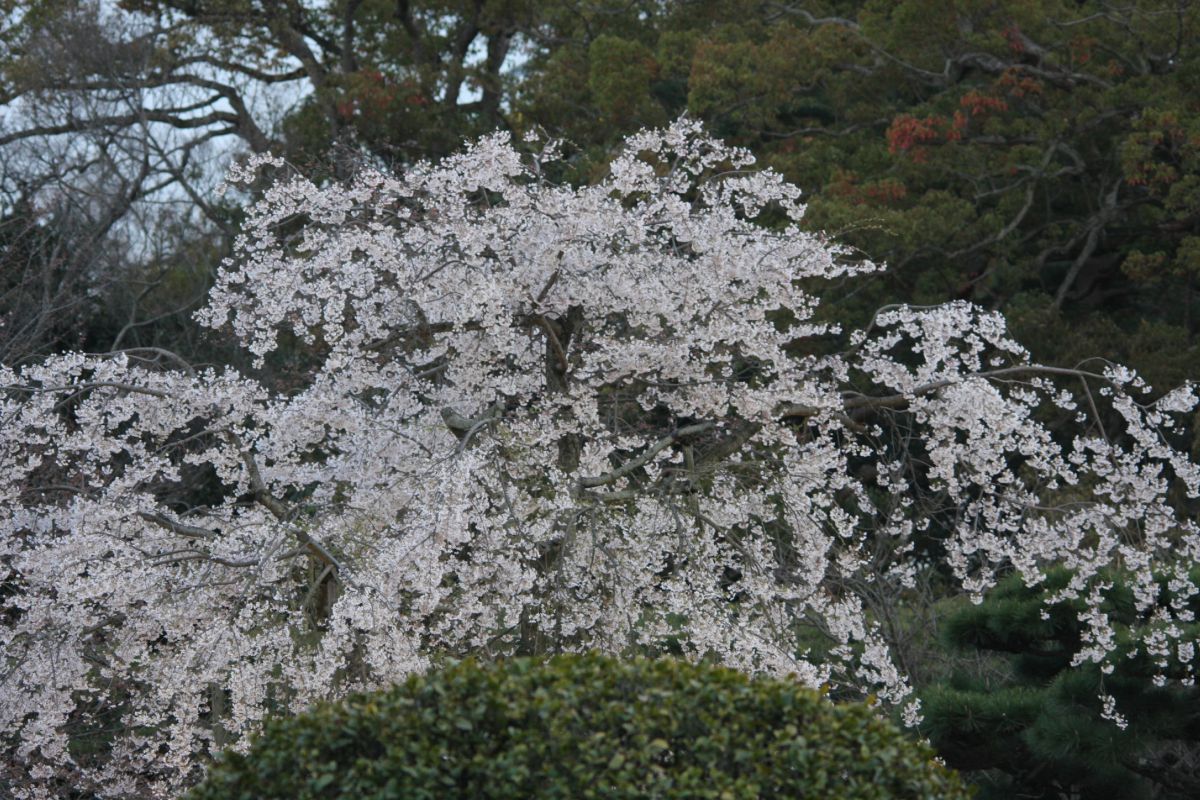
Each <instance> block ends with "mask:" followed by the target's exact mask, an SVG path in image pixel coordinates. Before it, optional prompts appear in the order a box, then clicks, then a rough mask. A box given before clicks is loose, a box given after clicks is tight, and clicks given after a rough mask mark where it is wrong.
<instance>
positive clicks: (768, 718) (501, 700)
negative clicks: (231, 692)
mask: <svg viewBox="0 0 1200 800" xmlns="http://www.w3.org/2000/svg"><path fill="white" fill-rule="evenodd" d="M967 796H968V793H967V791H966V790H965V789H964V788H963V787H962V784H961V782H960V781H959V779H958V777H957V776H956V775H955V774H953V773H952V772H949V771H947V770H946V769H945V768H943V767H941V766H940V765H938V764H937V763H935V762H934V761H932V751H930V750H929V749H928V748H927V747H925V746H924V745H921V744H918V743H916V742H913V741H911V740H909V739H907V738H905V736H904V735H903V734H902V733H901V732H900V731H899V730H898V729H896V728H895V727H893V726H892V725H891V724H889V723H887V722H886V721H884V720H881V719H879V718H878V717H877V716H876V715H875V714H874V712H873V711H872V710H871V709H870V708H868V707H867V706H865V705H862V704H849V705H835V704H833V703H831V702H830V701H829V700H828V699H826V698H825V697H823V696H821V694H820V693H818V692H814V691H811V690H808V689H803V688H800V687H798V686H797V685H796V684H794V683H790V682H787V681H778V680H766V679H759V680H751V679H749V678H747V677H746V676H744V675H742V674H740V673H738V672H735V671H733V670H729V669H723V668H714V667H708V666H695V665H690V664H687V663H684V662H680V661H673V660H659V661H649V660H634V661H618V660H615V659H612V658H608V657H604V656H599V655H587V656H559V657H556V658H553V659H551V660H550V661H549V662H538V661H535V660H529V659H514V660H512V661H508V662H504V663H502V664H500V665H495V666H482V665H480V664H477V663H474V662H471V661H467V662H464V663H461V664H459V665H457V666H453V667H451V668H449V669H446V670H443V671H438V672H432V673H430V674H428V675H426V676H422V677H412V678H410V679H409V680H408V681H407V682H406V683H405V684H403V685H402V686H398V687H396V688H394V689H392V690H390V691H388V692H384V693H380V694H370V695H357V696H354V697H352V698H350V699H349V700H347V701H346V702H344V703H341V704H337V705H323V706H320V707H318V708H316V709H314V710H312V711H310V712H308V713H306V714H302V715H300V716H298V717H294V718H291V719H283V720H278V721H275V722H273V723H271V724H269V725H268V726H267V727H266V730H265V731H264V733H263V734H262V735H261V736H260V737H259V738H258V740H257V741H256V742H255V744H254V745H253V746H252V747H251V750H250V752H249V754H248V755H236V754H229V755H226V756H225V757H224V759H223V760H221V761H220V762H219V763H218V764H217V765H216V766H215V767H213V769H212V771H211V773H210V775H209V777H208V779H207V780H206V781H205V782H204V783H203V784H202V785H201V786H199V787H198V788H196V789H195V790H194V791H193V792H192V794H191V795H189V797H190V800H243V799H244V800H251V798H254V799H257V798H288V799H289V800H292V799H293V798H318V797H319V798H355V800H359V799H360V798H363V799H366V798H380V799H382V798H397V799H398V798H405V800H425V799H426V798H428V799H429V800H433V799H434V798H437V799H438V800H450V799H452V798H513V800H517V798H520V800H527V798H564V799H565V798H572V799H574V798H593V797H595V798H599V797H608V798H656V797H657V798H714V800H717V799H724V798H731V799H732V798H760V797H761V798H801V797H804V798H822V799H823V800H837V798H862V799H863V800H866V799H867V798H878V800H889V799H891V798H897V799H898V798H929V799H930V800H932V799H933V798H965V797H967Z"/></svg>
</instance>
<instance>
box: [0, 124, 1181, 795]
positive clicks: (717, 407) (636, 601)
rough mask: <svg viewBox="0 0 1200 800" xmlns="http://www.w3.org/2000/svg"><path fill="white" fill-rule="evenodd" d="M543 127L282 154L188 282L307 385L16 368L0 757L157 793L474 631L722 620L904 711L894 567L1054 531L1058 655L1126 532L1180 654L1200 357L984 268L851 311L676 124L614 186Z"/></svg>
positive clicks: (796, 239)
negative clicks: (292, 715) (98, 743)
mask: <svg viewBox="0 0 1200 800" xmlns="http://www.w3.org/2000/svg"><path fill="white" fill-rule="evenodd" d="M526 149H528V148H526ZM559 158H560V157H559V155H558V154H557V152H556V150H555V148H554V147H553V145H550V146H547V147H545V148H543V149H541V150H540V151H539V152H537V153H535V154H533V155H528V154H522V153H521V152H519V150H518V149H517V148H515V147H514V146H513V145H512V144H511V143H510V142H509V140H508V139H507V137H506V136H504V135H501V134H497V135H494V136H491V137H488V138H485V139H482V140H481V141H479V142H477V143H475V144H474V145H472V146H470V147H469V148H468V149H467V150H466V151H464V152H463V153H462V154H461V155H458V156H456V157H454V158H451V159H448V160H446V161H444V162H442V163H440V164H437V165H421V166H418V167H415V168H413V169H411V170H409V171H408V172H406V173H405V174H403V175H401V176H399V177H391V176H387V175H383V174H380V173H375V172H364V173H363V174H361V175H360V176H359V177H358V178H357V179H356V180H354V181H353V182H352V183H350V184H348V185H337V186H328V187H319V186H315V185H313V184H311V183H309V182H307V181H305V180H304V179H303V178H300V177H281V178H279V179H277V180H276V181H275V182H274V183H273V184H272V185H271V186H270V187H269V188H268V189H267V190H266V191H265V193H264V194H263V195H262V198H261V200H259V201H258V202H257V203H256V204H254V205H253V206H252V207H251V208H250V209H249V217H248V220H247V222H246V226H245V231H244V233H243V235H242V236H241V238H240V239H239V241H238V244H237V252H236V255H235V256H234V257H233V258H232V259H231V260H230V261H229V262H227V263H226V264H225V266H224V268H223V270H222V271H221V273H220V275H219V278H218V281H217V284H216V286H215V287H214V289H213V291H212V293H211V298H210V302H209V305H208V307H207V308H206V309H205V310H204V311H203V312H202V313H201V319H202V320H203V322H205V323H206V324H208V325H210V326H213V327H218V328H220V327H228V328H230V329H232V331H233V332H234V334H236V336H237V337H238V338H239V339H240V341H241V342H242V343H243V344H244V345H245V346H246V347H247V348H248V350H249V351H250V352H251V353H252V354H254V356H255V357H256V358H257V359H259V360H260V362H261V360H262V359H263V358H265V357H266V356H268V355H269V354H271V353H272V352H273V351H275V350H276V349H278V348H279V346H280V342H281V341H283V340H284V339H283V337H287V338H292V337H298V338H299V339H300V340H302V341H303V342H305V343H307V349H308V352H309V354H310V355H311V356H312V363H313V367H312V368H311V370H309V371H308V372H306V373H305V375H304V376H303V381H302V382H301V385H299V386H298V387H292V388H291V389H289V390H286V391H285V390H281V389H279V388H277V387H271V386H269V385H266V384H265V383H264V382H262V381H259V380H256V379H254V378H252V377H249V376H247V375H243V374H239V373H238V372H236V371H234V370H231V369H223V370H222V369H213V368H206V369H200V368H194V367H192V366H191V365H188V364H186V363H182V362H181V361H180V360H179V359H178V358H177V357H175V356H173V355H172V354H170V353H166V352H164V351H156V350H153V349H137V350H128V351H123V352H121V353H110V354H103V355H85V354H75V353H72V354H65V355H61V356H56V357H54V358H50V359H48V360H46V361H45V362H43V363H40V364H36V365H32V366H25V367H22V368H5V369H4V370H3V376H2V379H0V383H2V384H3V385H4V386H5V391H4V393H3V396H2V402H3V408H2V413H3V419H4V436H3V438H0V458H3V464H4V467H3V470H0V493H2V494H0V496H2V497H3V503H0V527H2V529H3V532H4V535H3V537H2V539H0V580H2V581H3V589H2V592H0V602H2V603H3V605H2V609H3V620H4V624H3V627H2V628H0V650H2V652H3V653H4V655H3V657H2V660H0V670H2V672H0V680H2V681H3V684H2V685H3V692H2V693H0V737H2V738H0V742H3V743H4V746H5V747H7V748H8V750H9V757H8V758H7V760H6V766H4V767H2V768H0V770H4V771H6V772H7V773H8V774H7V775H5V779H6V780H9V781H10V782H12V783H13V785H16V786H18V787H25V788H23V789H20V791H23V792H24V793H25V796H30V797H33V796H38V792H39V789H38V788H37V787H38V786H39V785H40V786H41V787H42V789H41V790H40V791H41V792H42V794H44V795H49V794H52V793H53V789H46V788H45V787H46V786H49V785H51V781H52V780H53V779H56V778H55V776H62V775H70V780H72V781H74V782H77V783H78V784H79V785H90V786H92V787H93V788H95V790H96V791H98V792H100V793H102V794H104V795H106V796H114V797H119V796H126V795H134V794H136V793H146V792H152V793H157V794H162V795H168V794H171V793H174V792H177V791H178V790H180V789H181V788H182V787H184V786H186V785H187V784H188V783H189V782H190V781H192V780H194V779H195V777H196V774H197V770H198V766H197V765H198V763H200V756H202V755H203V754H205V753H207V752H210V751H211V750H212V749H213V748H215V747H217V746H220V745H223V744H226V743H228V742H234V741H239V740H241V739H243V735H244V734H245V733H246V732H248V731H250V730H253V729H254V728H255V727H256V726H257V725H258V724H259V723H260V721H261V720H262V719H263V718H264V717H265V716H267V715H269V714H273V713H280V712H283V711H287V710H295V709H300V708H302V707H304V706H306V705H308V704H310V703H311V702H313V701H314V700H316V699H322V698H327V697H330V696H335V695H338V694H342V693H344V692H346V691H349V690H351V689H357V688H372V687H378V686H382V685H386V684H389V683H392V682H394V681H396V680H397V679H398V678H400V677H402V676H404V675H407V674H410V673H412V672H413V671H416V670H421V669H424V668H426V667H427V666H429V665H430V664H431V663H432V662H434V661H436V660H438V659H440V658H443V657H447V656H450V657H454V656H460V655H463V654H467V653H482V654H486V655H493V656H497V655H504V654H528V653H541V652H547V651H578V650H585V649H600V650H606V651H610V652H616V653H621V652H628V651H630V650H637V651H641V652H670V653H675V654H679V655H683V656H686V657H689V658H714V659H717V660H719V661H721V662H724V663H726V664H729V665H732V666H736V667H739V668H743V669H746V670H751V671H761V672H769V673H776V674H794V675H795V676H797V678H798V679H799V680H801V681H803V682H806V683H808V684H811V685H814V686H815V685H822V684H830V685H836V686H839V687H843V688H846V689H854V690H858V691H862V692H864V693H866V692H869V693H872V694H874V695H875V696H876V697H878V698H879V699H880V700H882V701H883V702H886V703H889V704H895V705H897V706H900V707H902V708H904V710H905V713H906V715H907V716H908V718H909V719H910V720H911V719H915V718H916V717H917V715H918V714H919V710H918V708H917V704H916V703H915V702H914V701H913V699H912V695H911V689H910V682H909V674H908V673H909V669H908V667H907V666H906V664H905V658H904V642H903V640H902V637H899V636H898V635H897V631H898V630H899V628H898V627H897V619H898V617H899V616H900V614H901V612H902V609H903V608H904V607H905V606H906V604H907V605H913V604H916V603H917V602H918V601H919V598H920V596H921V591H920V590H921V588H922V587H923V586H926V585H927V584H928V582H929V581H931V580H937V581H941V582H943V583H945V582H946V581H952V582H953V583H954V584H955V585H957V586H958V587H960V588H961V590H962V591H963V592H965V593H967V594H970V595H972V596H974V597H979V596H981V595H982V593H983V592H985V591H987V589H988V588H989V587H990V586H991V585H992V584H993V582H994V581H995V580H996V579H997V577H998V576H999V575H1001V574H1005V573H1010V572H1014V571H1015V572H1018V573H1019V574H1020V575H1021V576H1022V577H1023V578H1024V580H1025V581H1026V582H1028V583H1030V584H1036V583H1038V582H1039V581H1040V580H1041V578H1042V575H1043V573H1044V571H1045V570H1046V569H1047V568H1049V567H1051V566H1064V565H1065V566H1066V567H1068V568H1069V569H1070V570H1072V574H1073V576H1074V577H1073V579H1072V581H1071V583H1070V586H1069V587H1068V589H1067V590H1065V591H1064V592H1063V593H1061V595H1062V596H1061V597H1059V598H1058V599H1065V598H1066V597H1068V596H1070V597H1072V598H1084V599H1085V600H1086V601H1087V602H1086V603H1085V605H1086V608H1087V610H1086V611H1085V612H1084V613H1085V615H1086V620H1085V621H1086V625H1087V631H1088V634H1087V637H1086V640H1085V641H1084V642H1083V646H1082V647H1081V649H1080V650H1079V653H1078V655H1077V660H1078V661H1080V662H1082V661H1089V660H1090V661H1096V662H1099V663H1102V664H1103V663H1104V662H1105V660H1106V659H1109V658H1110V657H1111V655H1112V652H1113V642H1114V637H1115V635H1116V634H1115V632H1114V629H1113V627H1112V625H1111V624H1110V622H1109V620H1108V619H1107V617H1106V616H1105V615H1104V614H1103V613H1102V612H1101V610H1100V606H1101V601H1102V599H1103V596H1104V592H1105V591H1106V590H1107V589H1108V588H1110V581H1111V580H1112V576H1113V574H1114V571H1119V572H1120V573H1121V574H1122V575H1123V576H1125V579H1126V580H1128V581H1130V582H1132V585H1133V586H1134V587H1135V592H1136V593H1137V597H1138V603H1139V611H1140V613H1141V614H1143V615H1144V616H1145V618H1146V619H1147V620H1152V621H1153V622H1154V623H1155V624H1154V625H1151V626H1148V627H1147V628H1146V630H1148V631H1152V634H1151V635H1148V638H1147V639H1146V641H1145V642H1143V643H1142V647H1143V648H1144V650H1145V652H1148V653H1149V654H1151V655H1152V656H1153V657H1154V658H1155V659H1157V661H1158V662H1159V663H1160V664H1161V666H1162V670H1163V680H1167V675H1168V672H1169V669H1168V668H1169V667H1170V666H1171V665H1172V664H1175V665H1178V664H1179V663H1180V662H1184V663H1187V662H1190V659H1191V654H1192V653H1193V645H1194V643H1192V642H1190V641H1185V639H1186V636H1185V635H1184V634H1183V632H1182V628H1181V627H1180V624H1181V623H1185V622H1190V621H1191V620H1189V619H1184V617H1185V616H1186V615H1187V611H1186V605H1187V600H1188V599H1189V598H1191V597H1192V596H1193V595H1195V594H1196V592H1197V587H1196V586H1195V585H1194V584H1193V583H1192V581H1191V580H1190V578H1189V576H1188V572H1189V568H1190V567H1191V566H1193V565H1194V564H1196V562H1197V561H1198V560H1200V535H1198V534H1200V532H1198V531H1197V526H1196V522H1195V520H1194V519H1191V518H1187V517H1185V516H1183V515H1181V513H1180V512H1179V511H1178V509H1179V507H1180V506H1181V504H1186V503H1189V502H1192V501H1194V500H1195V499H1196V498H1197V496H1198V495H1200V471H1198V470H1197V467H1196V465H1195V464H1194V463H1193V462H1192V461H1191V460H1189V459H1188V457H1187V455H1186V453H1185V451H1184V450H1183V449H1181V448H1180V447H1178V446H1176V444H1177V443H1173V442H1174V438H1175V437H1177V436H1178V435H1179V431H1180V428H1181V425H1180V419H1181V417H1182V415H1184V414H1187V413H1190V412H1191V411H1192V409H1193V408H1194V407H1195V406H1196V404H1197V397H1196V395H1195V393H1194V392H1193V391H1192V390H1191V389H1190V388H1189V387H1184V388H1183V389H1179V390H1176V391H1174V392H1172V393H1170V394H1167V395H1165V396H1162V397H1161V398H1160V399H1158V400H1156V401H1155V402H1148V401H1147V400H1146V399H1145V398H1146V397H1147V389H1146V387H1144V386H1142V385H1141V382H1140V381H1139V379H1138V378H1137V377H1136V376H1135V375H1133V374H1132V373H1130V372H1129V371H1127V370H1124V369H1122V368H1120V367H1115V366H1111V365H1106V364H1100V365H1099V366H1096V367H1091V366H1089V365H1081V366H1080V367H1078V368H1075V369H1061V368H1051V367H1044V366H1039V365H1036V364H1033V363H1031V362H1030V361H1029V359H1028V356H1027V354H1026V352H1025V350H1024V349H1023V348H1021V347H1020V346H1019V345H1018V344H1016V343H1015V342H1013V341H1012V340H1011V339H1010V338H1009V337H1008V335H1007V333H1006V331H1005V326H1004V322H1003V320H1002V318H1001V317H1000V316H999V315H997V314H995V313H991V312H987V311H984V310H982V309H979V308H976V307H973V306H971V305H969V304H966V303H953V304H950V305H946V306H940V307H936V308H911V307H891V308H885V309H881V310H880V311H879V312H878V313H877V314H876V315H875V316H874V319H873V320H872V322H871V324H870V325H869V326H868V327H867V328H865V329H864V330H861V331H857V332H853V333H850V334H848V335H847V334H844V333H843V332H842V331H840V330H839V329H838V328H837V327H836V326H835V325H832V324H830V323H828V322H824V321H822V320H821V319H820V318H819V316H818V313H817V312H818V297H817V294H816V293H815V292H817V291H819V290H821V289H822V287H829V286H831V285H832V286H840V285H841V283H837V284H833V283H831V281H832V280H833V279H843V278H848V277H850V276H853V275H855V274H859V273H864V272H867V271H871V270H873V269H875V267H874V266H872V265H870V264H867V263H863V262H861V261H859V260H856V259H854V258H851V257H850V256H851V254H849V253H846V252H844V251H842V250H840V249H839V248H838V247H837V246H835V245H833V244H831V243H830V242H829V241H827V240H826V239H825V238H824V237H822V236H819V235H814V234H811V233H805V232H802V231H801V230H800V228H799V227H798V224H797V223H798V221H799V220H800V218H801V215H802V213H803V206H802V205H801V204H800V203H799V192H798V190H797V189H796V188H795V187H793V186H791V185H789V184H787V183H786V182H784V181H783V180H782V179H781V178H780V177H779V176H778V175H777V174H775V173H772V172H771V171H769V170H764V171H751V170H750V169H749V168H750V166H751V162H752V159H751V158H750V156H749V155H748V154H747V153H745V152H744V151H741V150H738V149H735V148H730V147H727V146H724V145H722V144H721V143H719V142H717V141H714V140H712V139H710V138H708V137H707V136H705V135H704V133H703V132H702V131H701V130H700V129H699V128H698V126H697V125H696V124H695V123H692V122H689V121H686V120H683V121H680V122H678V123H676V124H675V125H673V126H672V127H670V128H669V129H667V130H663V131H655V132H643V133H640V134H638V135H636V136H634V137H632V138H630V139H629V140H628V141H627V142H626V144H625V148H624V150H623V152H622V153H621V154H620V155H619V156H617V157H616V158H615V160H614V161H613V162H612V164H611V166H610V170H609V174H608V176H607V177H606V178H604V179H603V180H602V181H600V182H598V183H597V184H596V185H593V186H588V187H585V188H572V187H568V186H562V185H557V184H555V183H554V182H553V181H552V180H551V179H550V177H549V176H552V175H553V174H554V173H555V170H556V167H557V166H558V161H559ZM263 161H264V160H259V161H257V162H254V163H252V164H250V165H247V166H246V167H244V168H243V169H241V170H240V171H238V172H237V173H235V175H234V176H233V180H234V181H235V182H237V181H249V180H253V179H254V177H255V175H256V174H257V172H258V170H259V168H261V167H263V166H270V167H272V168H273V169H275V170H276V171H277V172H281V173H283V172H286V169H285V165H282V164H281V163H279V162H270V163H269V164H264V163H263ZM1051 420H1052V421H1054V423H1055V424H1054V427H1053V428H1051V427H1050V424H1049V421H1051ZM1164 575H1169V585H1170V591H1169V592H1167V593H1164V592H1163V591H1162V590H1161V579H1162V577H1163V576H1164ZM1107 709H1108V713H1109V714H1110V715H1111V716H1112V717H1113V718H1114V719H1115V720H1117V721H1120V712H1119V709H1117V708H1115V707H1112V705H1111V704H1109V705H1108V706H1107ZM103 720H107V721H108V722H109V723H112V722H113V721H116V725H115V727H117V728H118V729H119V730H118V733H117V734H116V735H115V736H113V735H111V734H109V735H107V736H106V737H105V738H104V740H103V746H102V747H97V748H95V750H96V751H99V754H97V753H96V752H92V753H90V754H88V755H81V754H80V751H79V748H78V747H77V746H74V745H73V744H72V742H73V741H78V740H79V739H80V737H84V736H85V734H86V732H87V731H88V730H90V728H89V725H91V726H92V727H96V726H98V725H99V724H100V723H99V721H103Z"/></svg>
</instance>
